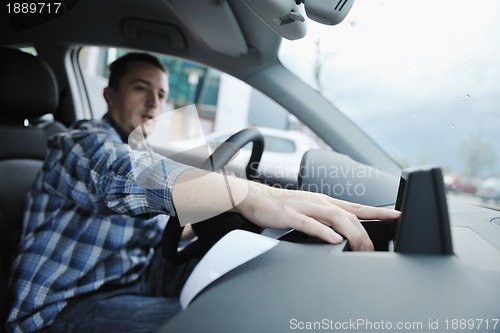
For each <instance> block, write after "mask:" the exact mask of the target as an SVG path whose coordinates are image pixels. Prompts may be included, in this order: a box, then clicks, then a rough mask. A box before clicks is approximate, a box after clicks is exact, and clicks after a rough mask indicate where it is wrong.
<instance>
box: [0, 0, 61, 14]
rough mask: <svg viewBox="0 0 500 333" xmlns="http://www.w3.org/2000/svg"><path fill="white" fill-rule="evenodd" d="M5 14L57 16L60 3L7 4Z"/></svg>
mask: <svg viewBox="0 0 500 333" xmlns="http://www.w3.org/2000/svg"><path fill="white" fill-rule="evenodd" d="M6 7H7V14H57V13H58V12H59V9H60V8H61V2H52V3H50V2H9V3H7V4H6Z"/></svg>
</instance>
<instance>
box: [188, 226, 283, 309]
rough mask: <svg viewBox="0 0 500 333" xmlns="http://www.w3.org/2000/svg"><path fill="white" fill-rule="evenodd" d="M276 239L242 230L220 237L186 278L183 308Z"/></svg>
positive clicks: (271, 246)
mask: <svg viewBox="0 0 500 333" xmlns="http://www.w3.org/2000/svg"><path fill="white" fill-rule="evenodd" d="M278 243H279V241H278V240H276V239H273V238H269V237H266V236H262V235H258V234H255V233H252V232H248V231H243V230H233V231H231V232H229V233H228V234H227V235H225V236H224V237H222V238H221V239H220V240H219V241H218V242H217V243H216V244H215V245H214V246H213V247H212V248H211V249H210V250H209V251H208V252H207V253H206V254H205V256H204V257H203V258H202V259H201V260H200V262H199V263H198V265H197V266H196V267H195V269H194V270H193V272H192V273H191V275H190V276H189V278H188V279H187V281H186V283H185V284H184V287H183V288H182V291H181V295H180V302H181V306H182V308H183V309H185V308H187V306H188V305H189V303H191V301H192V300H193V299H194V298H195V297H196V295H198V293H199V292H200V291H202V290H203V289H205V288H206V287H207V286H208V285H209V284H210V283H212V282H214V281H215V280H217V279H218V278H219V277H221V276H222V275H224V274H226V273H227V272H229V271H231V270H233V269H235V268H236V267H238V266H240V265H242V264H244V263H246V262H248V261H250V260H252V259H253V258H255V257H257V256H259V255H261V254H263V253H265V252H267V251H269V250H270V249H272V248H273V247H275V246H276V245H278Z"/></svg>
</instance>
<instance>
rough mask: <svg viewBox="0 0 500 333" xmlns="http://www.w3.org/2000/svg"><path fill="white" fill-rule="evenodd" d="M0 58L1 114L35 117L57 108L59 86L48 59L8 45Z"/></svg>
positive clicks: (1, 48) (4, 117) (22, 117)
mask: <svg viewBox="0 0 500 333" xmlns="http://www.w3.org/2000/svg"><path fill="white" fill-rule="evenodd" d="M0 59H1V60H0V73H1V74H0V118H2V119H6V120H24V119H34V118H39V117H41V116H43V115H45V114H47V113H54V112H55V110H56V109H57V106H58V104H59V95H58V87H57V81H56V78H55V75H54V73H53V72H52V70H51V68H50V67H49V66H48V64H47V63H45V62H44V61H43V60H42V59H40V58H38V57H35V56H33V55H31V54H28V53H25V52H22V51H19V50H16V49H10V48H5V47H0Z"/></svg>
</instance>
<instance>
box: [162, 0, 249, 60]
mask: <svg viewBox="0 0 500 333" xmlns="http://www.w3.org/2000/svg"><path fill="white" fill-rule="evenodd" d="M167 2H169V3H171V4H172V6H173V7H174V8H175V9H176V10H177V11H178V12H179V15H180V16H181V17H182V18H183V21H184V22H185V23H186V24H187V25H189V26H190V27H191V30H192V31H196V32H197V34H198V36H199V37H200V38H201V39H202V40H203V41H204V42H205V43H206V44H207V46H208V47H209V48H210V49H212V50H214V51H216V52H219V53H223V54H227V55H230V56H234V57H238V56H240V55H243V54H246V53H247V52H248V47H247V44H246V40H245V37H244V36H243V33H242V31H241V29H240V26H239V25H238V22H237V21H236V18H235V17H234V14H233V11H232V10H231V7H230V6H229V4H228V3H227V2H226V1H199V0H167ZM214 22H217V24H215V25H214Z"/></svg>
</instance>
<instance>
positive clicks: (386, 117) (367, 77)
mask: <svg viewBox="0 0 500 333" xmlns="http://www.w3.org/2000/svg"><path fill="white" fill-rule="evenodd" d="M498 17H500V1H496V0H478V1H473V2H471V1H464V0H420V1H416V0H413V1H410V0H357V1H356V2H355V3H354V5H353V7H352V10H351V12H350V13H349V15H348V16H347V18H346V19H345V20H344V21H343V22H342V23H340V24H339V25H337V26H325V25H321V24H314V23H310V22H308V35H307V36H306V37H305V38H304V39H301V40H298V41H285V42H284V43H283V44H282V52H281V54H280V59H281V61H282V62H283V63H284V64H285V65H286V66H287V67H290V68H292V70H293V71H295V72H297V73H298V74H300V76H301V77H303V78H305V80H306V81H308V82H309V83H311V84H312V85H313V86H316V87H318V84H317V81H316V80H315V79H314V76H313V75H312V73H313V72H312V62H311V61H305V60H304V59H314V58H315V57H318V54H319V57H320V59H322V60H321V63H322V67H321V76H320V89H321V92H322V93H323V94H324V95H325V96H326V97H327V98H328V99H329V100H331V101H332V103H333V104H335V106H337V107H338V108H340V109H341V110H342V111H343V112H344V113H345V114H346V115H348V116H349V117H350V118H352V119H353V120H354V121H355V122H356V123H357V124H358V125H360V126H361V127H362V128H363V129H364V130H365V131H366V132H367V133H368V134H369V135H370V136H371V137H372V138H373V139H374V140H375V141H377V142H378V143H379V144H380V145H381V146H382V147H383V148H384V149H385V150H387V151H388V152H389V153H390V154H391V155H392V156H393V157H394V158H395V159H396V160H398V161H401V162H403V163H404V164H405V165H411V166H416V165H422V164H437V165H440V166H442V167H443V168H444V169H445V170H447V171H449V172H450V173H464V172H466V170H467V163H466V162H465V161H466V160H467V159H468V158H467V157H466V156H470V155H471V153H469V154H465V156H464V150H466V149H465V148H464V146H465V145H467V142H473V145H476V146H477V147H478V149H477V150H479V146H480V144H479V143H480V142H483V143H484V145H485V146H486V148H485V149H486V150H485V152H483V153H481V154H482V158H484V157H485V155H489V156H490V158H489V162H484V164H483V165H482V166H481V167H480V168H479V170H478V172H479V173H480V175H481V176H482V177H487V176H490V175H499V176H500V137H499V135H498V134H499V133H500V43H498V41H499V40H500V20H498ZM318 39H319V41H320V44H319V45H320V46H319V53H318V48H317V47H316V46H315V43H314V42H315V40H318ZM469 160H470V157H469Z"/></svg>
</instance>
